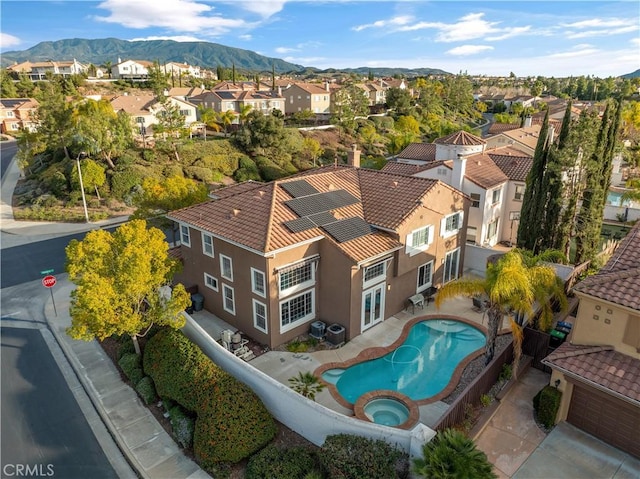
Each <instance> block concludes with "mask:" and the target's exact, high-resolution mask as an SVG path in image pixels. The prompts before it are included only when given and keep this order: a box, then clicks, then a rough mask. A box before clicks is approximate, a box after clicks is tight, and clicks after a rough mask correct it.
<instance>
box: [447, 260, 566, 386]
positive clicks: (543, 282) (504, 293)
mask: <svg viewBox="0 0 640 479" xmlns="http://www.w3.org/2000/svg"><path fill="white" fill-rule="evenodd" d="M532 258H533V259H528V260H527V261H525V258H524V257H523V255H522V253H521V252H520V251H518V250H512V251H509V252H508V253H506V254H505V255H504V256H502V257H501V258H500V259H498V260H497V261H496V262H495V263H490V264H489V265H488V266H487V274H486V277H485V278H467V277H463V278H460V279H457V280H455V281H452V282H450V283H447V284H445V285H444V286H442V287H441V288H440V290H439V291H438V294H437V295H436V299H435V304H436V307H438V308H439V307H440V305H442V303H443V302H444V301H446V300H448V299H450V298H454V297H457V296H469V297H474V296H484V297H485V298H487V301H488V309H487V316H488V318H489V323H488V325H487V346H486V351H485V364H489V362H490V361H491V360H492V359H493V356H494V353H495V347H496V337H497V335H498V328H499V327H500V325H501V323H502V320H503V318H504V317H505V316H506V315H508V316H509V322H510V326H511V331H512V333H513V349H514V361H513V364H514V365H513V375H514V377H515V375H516V373H517V367H518V363H519V361H520V355H521V354H522V337H523V326H524V319H525V317H531V315H532V314H533V312H534V310H533V305H534V303H537V304H538V305H539V307H540V308H541V316H540V319H539V321H538V328H539V329H542V330H547V329H549V327H550V325H551V320H552V319H553V311H552V306H551V304H552V299H553V298H554V297H555V298H557V299H558V300H559V301H560V303H561V305H562V306H563V307H564V305H566V296H565V294H564V289H563V285H562V281H561V280H560V278H558V276H557V275H556V273H555V270H554V269H553V268H552V267H551V266H547V265H544V264H541V263H540V261H539V260H537V259H536V257H532Z"/></svg>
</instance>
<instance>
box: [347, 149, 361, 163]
mask: <svg viewBox="0 0 640 479" xmlns="http://www.w3.org/2000/svg"><path fill="white" fill-rule="evenodd" d="M360 153H361V151H360V150H358V145H356V144H355V143H354V144H353V148H352V150H351V151H350V152H349V153H347V164H348V165H349V166H354V167H356V168H360Z"/></svg>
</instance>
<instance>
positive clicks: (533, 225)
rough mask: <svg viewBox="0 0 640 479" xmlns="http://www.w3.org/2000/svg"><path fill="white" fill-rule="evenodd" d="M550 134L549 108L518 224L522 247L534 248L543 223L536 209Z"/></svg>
mask: <svg viewBox="0 0 640 479" xmlns="http://www.w3.org/2000/svg"><path fill="white" fill-rule="evenodd" d="M548 134H549V110H547V113H546V114H545V116H544V121H543V122H542V128H541V129H540V134H539V135H538V142H537V144H536V150H535V153H534V155H533V164H532V165H531V171H530V172H529V174H528V175H527V180H526V183H525V190H524V198H523V200H522V209H521V211H520V223H519V224H518V239H517V244H518V246H519V247H520V248H523V249H528V250H533V249H534V248H535V245H536V240H537V238H538V236H539V233H540V228H541V226H542V225H540V224H538V223H537V220H538V219H539V212H538V211H536V208H537V207H538V204H539V201H540V197H539V195H540V190H541V185H542V180H543V177H544V171H545V166H546V160H547V152H548V150H547V136H548Z"/></svg>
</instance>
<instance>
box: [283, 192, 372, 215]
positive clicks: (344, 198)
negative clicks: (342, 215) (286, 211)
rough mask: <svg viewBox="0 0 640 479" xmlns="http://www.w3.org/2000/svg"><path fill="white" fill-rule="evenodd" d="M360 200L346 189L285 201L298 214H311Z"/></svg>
mask: <svg viewBox="0 0 640 479" xmlns="http://www.w3.org/2000/svg"><path fill="white" fill-rule="evenodd" d="M359 202H360V200H359V199H358V198H356V197H355V196H353V195H352V194H351V193H349V192H348V191H345V190H336V191H327V192H326V193H316V194H315V195H309V196H302V197H300V198H293V199H291V200H288V201H285V202H284V204H285V205H287V206H288V207H289V208H291V209H292V210H293V211H295V213H296V214H297V215H298V216H309V215H313V214H316V213H322V212H323V211H330V210H335V209H336V208H342V207H343V206H349V205H353V204H355V203H359Z"/></svg>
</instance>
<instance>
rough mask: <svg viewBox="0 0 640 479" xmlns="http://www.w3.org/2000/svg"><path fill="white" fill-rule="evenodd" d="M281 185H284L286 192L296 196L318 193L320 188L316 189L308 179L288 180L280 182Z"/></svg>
mask: <svg viewBox="0 0 640 479" xmlns="http://www.w3.org/2000/svg"><path fill="white" fill-rule="evenodd" d="M280 186H282V187H283V188H284V189H285V190H286V192H287V193H289V194H290V195H291V196H293V197H294V198H298V197H300V196H309V195H315V194H316V193H318V190H316V189H315V188H314V187H313V185H311V184H310V183H308V182H307V181H306V180H298V181H288V182H286V183H280Z"/></svg>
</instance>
